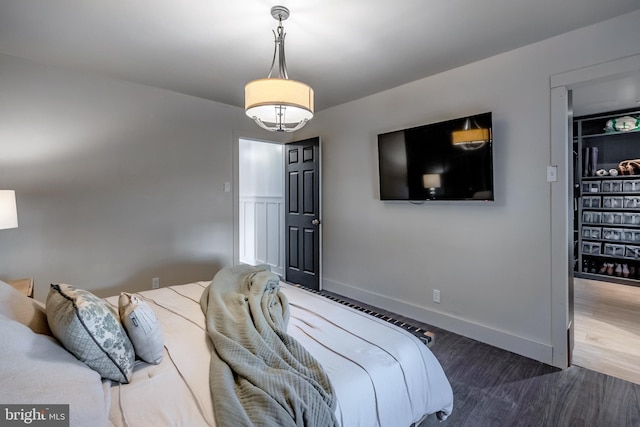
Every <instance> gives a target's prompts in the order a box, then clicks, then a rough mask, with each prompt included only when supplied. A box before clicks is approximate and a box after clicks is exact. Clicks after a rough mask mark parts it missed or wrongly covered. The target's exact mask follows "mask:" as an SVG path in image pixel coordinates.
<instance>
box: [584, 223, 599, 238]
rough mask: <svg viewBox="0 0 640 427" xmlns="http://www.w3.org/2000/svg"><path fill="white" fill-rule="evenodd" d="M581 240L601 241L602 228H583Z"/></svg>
mask: <svg viewBox="0 0 640 427" xmlns="http://www.w3.org/2000/svg"><path fill="white" fill-rule="evenodd" d="M582 238H583V239H602V228H601V227H587V226H583V227H582Z"/></svg>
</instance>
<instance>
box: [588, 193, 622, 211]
mask: <svg viewBox="0 0 640 427" xmlns="http://www.w3.org/2000/svg"><path fill="white" fill-rule="evenodd" d="M589 197H593V196H589ZM623 201H624V198H623V197H618V196H616V197H612V196H607V197H603V198H602V207H603V208H613V209H620V208H622V207H623V205H622V204H623ZM583 207H584V206H583ZM591 207H592V208H595V206H591Z"/></svg>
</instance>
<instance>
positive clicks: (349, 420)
mask: <svg viewBox="0 0 640 427" xmlns="http://www.w3.org/2000/svg"><path fill="white" fill-rule="evenodd" d="M209 284H210V282H209V281H202V282H195V283H188V284H182V285H175V286H169V287H164V288H160V289H157V290H150V291H144V292H140V293H138V295H139V296H140V298H141V299H142V300H143V301H144V302H145V303H146V304H147V305H148V307H150V308H151V309H152V310H153V312H154V313H155V315H156V316H157V320H158V322H159V325H160V328H161V330H162V334H163V339H164V348H163V353H164V354H163V357H162V361H161V362H160V363H159V364H150V363H146V362H143V361H140V360H136V361H135V365H134V367H133V372H132V374H131V377H130V379H129V381H128V383H126V384H125V383H118V382H115V381H112V380H105V379H101V378H100V377H101V375H100V374H97V372H96V371H95V370H93V369H91V368H88V367H87V365H86V364H84V363H82V362H80V361H79V360H78V359H76V358H75V357H74V356H73V355H71V354H70V353H69V352H67V351H66V350H65V348H64V347H63V346H61V345H60V343H59V342H58V341H57V340H56V339H55V338H53V337H52V334H51V331H50V330H48V328H47V322H46V314H44V313H45V312H44V310H43V308H42V307H40V306H39V305H38V304H37V302H35V301H33V300H30V299H29V298H27V297H25V296H23V295H20V294H19V293H17V292H16V291H15V290H13V289H10V288H9V287H8V285H6V284H4V283H2V282H0V298H1V300H2V304H1V305H0V308H1V313H0V331H1V332H0V404H33V405H36V404H40V405H43V404H56V403H59V404H69V410H70V421H71V425H72V426H86V425H92V426H112V427H121V426H122V427H124V426H128V427H136V426H154V427H155V426H189V427H197V426H215V425H216V422H215V417H214V410H213V406H212V397H211V393H212V391H211V388H210V383H209V376H208V372H209V367H210V361H211V354H212V347H213V346H212V343H211V340H210V339H209V337H208V335H207V332H206V319H205V315H204V314H203V310H202V308H201V305H200V300H201V297H202V295H203V292H205V290H206V289H207V287H208V286H209ZM279 286H280V290H281V292H282V293H283V294H285V295H286V297H287V299H288V302H289V308H290V319H289V323H288V328H287V333H288V334H289V335H290V336H292V337H293V338H295V339H296V340H297V341H298V342H299V343H301V344H302V346H303V347H304V348H305V349H306V350H307V351H308V352H309V353H311V355H312V356H313V357H314V358H315V359H317V361H318V362H319V363H320V365H321V366H322V367H323V368H324V370H325V371H326V374H327V375H328V377H329V379H330V381H331V384H332V386H333V389H334V391H335V397H336V400H337V404H336V405H335V418H336V419H337V420H338V423H339V424H340V425H342V426H410V425H414V424H417V423H419V422H420V421H421V420H422V419H424V418H425V417H426V416H429V415H430V414H434V415H431V416H437V417H438V418H440V419H444V418H446V417H447V416H448V415H449V414H450V412H451V410H452V408H453V394H452V391H451V387H450V385H449V382H448V380H447V378H446V376H445V374H444V372H443V370H442V368H441V366H440V364H439V363H438V361H437V360H436V359H435V357H434V356H433V354H432V353H431V351H430V350H429V349H428V348H427V346H426V345H425V344H424V343H423V342H422V341H420V340H419V339H418V338H417V337H415V336H414V335H412V334H411V333H410V332H408V331H406V330H404V329H401V328H398V327H396V326H394V325H392V324H390V323H388V322H386V321H384V320H381V319H378V318H375V317H373V316H370V315H368V314H366V313H364V312H362V311H359V310H355V309H353V308H350V307H347V306H345V305H343V304H339V303H337V302H334V301H332V300H330V299H328V298H326V297H324V296H322V295H319V294H315V293H311V292H309V291H307V290H305V289H302V288H299V287H296V286H292V285H289V284H286V283H284V282H281V283H280V284H279ZM106 301H107V302H108V303H109V304H111V306H112V307H114V308H117V307H118V296H114V297H110V298H106ZM43 316H44V318H45V321H44V323H43ZM16 343H18V344H16ZM45 354H46V355H47V356H46V357H45V356H44V355H45ZM16 373H20V375H19V377H17V376H16ZM214 393H215V391H214Z"/></svg>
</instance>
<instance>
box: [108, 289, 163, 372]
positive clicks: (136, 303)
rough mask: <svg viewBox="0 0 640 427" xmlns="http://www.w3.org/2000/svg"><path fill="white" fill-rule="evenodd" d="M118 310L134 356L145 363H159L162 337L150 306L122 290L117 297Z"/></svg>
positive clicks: (161, 351)
mask: <svg viewBox="0 0 640 427" xmlns="http://www.w3.org/2000/svg"><path fill="white" fill-rule="evenodd" d="M118 312H119V313H120V321H121V322H122V325H123V326H124V329H125V330H126V331H127V335H129V339H130V340H131V343H132V344H133V349H134V350H135V353H136V356H138V357H139V358H140V359H142V360H144V361H145V362H147V363H152V364H154V365H157V364H158V363H160V362H161V361H162V356H163V354H164V337H163V336H162V329H160V323H159V322H158V318H157V317H156V314H155V313H154V312H153V310H152V309H151V307H149V305H148V304H147V303H146V302H144V301H143V300H142V298H141V297H140V296H139V295H135V294H133V295H131V294H128V293H126V292H122V293H121V294H120V298H119V299H118Z"/></svg>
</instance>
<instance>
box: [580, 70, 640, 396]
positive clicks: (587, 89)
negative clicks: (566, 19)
mask: <svg viewBox="0 0 640 427" xmlns="http://www.w3.org/2000/svg"><path fill="white" fill-rule="evenodd" d="M570 99H572V110H573V117H574V119H575V118H579V117H592V116H600V115H606V114H607V113H609V112H617V111H625V110H628V111H634V110H637V111H640V72H637V73H630V74H627V75H624V76H622V77H619V78H615V79H606V80H604V81H597V82H592V83H590V84H588V85H584V86H578V87H576V88H573V89H572V91H571V97H570ZM621 116H622V114H621ZM576 129H577V128H576V126H574V132H576ZM602 132H603V133H604V128H603V129H602ZM577 136H578V135H576V134H574V135H573V139H574V141H572V142H571V143H572V144H575V142H576V138H577ZM595 138H599V137H595ZM638 141H640V139H638ZM632 142H634V144H631V145H635V140H634V141H632ZM604 148H605V149H609V150H610V151H611V150H612V149H613V147H612V146H611V147H610V146H608V145H605V146H604ZM573 151H574V155H575V157H574V158H576V159H580V158H582V157H583V156H577V154H578V153H576V152H575V145H574V150H573ZM633 152H634V151H633V147H631V151H628V152H627V153H625V155H631V154H632V153H633ZM635 154H637V156H636V158H640V143H638V144H637V150H636V151H635ZM600 160H601V161H600V162H599V163H601V164H600V165H598V166H597V168H598V169H602V170H605V169H606V170H607V172H608V169H610V166H611V165H609V164H606V161H605V160H603V159H600ZM620 160H625V159H620ZM571 167H572V169H574V171H576V172H577V173H575V174H574V181H575V184H576V185H577V186H576V193H575V194H576V198H575V200H576V203H575V205H574V213H575V215H574V230H575V235H574V241H575V242H576V245H575V247H574V250H575V259H576V263H575V264H574V272H575V275H574V279H573V301H572V302H570V303H571V304H572V306H573V307H572V308H573V313H574V317H573V325H574V348H573V355H572V356H573V357H572V361H573V364H575V365H577V366H581V367H584V368H587V369H591V370H594V371H597V372H601V373H604V374H607V375H611V376H614V377H617V378H621V379H624V380H627V381H631V382H634V383H636V384H640V363H638V362H639V361H640V317H639V316H638V313H640V280H637V283H634V282H636V281H635V280H627V281H626V282H627V283H625V280H621V279H620V278H621V277H633V278H634V279H635V278H636V277H638V278H640V276H638V275H636V274H635V273H634V275H633V276H631V275H630V274H629V270H628V268H627V262H626V261H627V260H626V258H622V259H615V258H614V257H613V255H614V252H611V251H613V250H614V249H619V248H624V247H625V245H627V244H632V245H633V243H630V242H627V240H628V239H627V238H626V237H624V235H623V234H620V236H619V237H620V239H619V240H620V241H610V240H611V239H615V238H616V236H617V234H616V233H617V232H618V231H620V233H623V232H624V231H625V230H627V228H628V229H632V228H634V227H633V226H631V225H630V226H629V227H626V228H625V226H624V222H623V224H622V225H620V226H617V225H610V226H608V225H609V222H605V223H602V224H600V223H598V224H593V227H586V228H587V229H593V230H594V231H597V230H598V229H599V230H600V231H602V230H607V232H608V233H609V234H608V235H607V236H605V235H600V236H595V235H594V236H593V237H594V238H596V237H597V239H595V240H589V239H588V238H589V237H591V236H588V235H587V240H584V239H582V238H581V237H583V236H584V234H585V233H587V234H588V231H589V230H584V228H585V224H582V222H583V220H584V218H583V217H581V215H583V214H584V212H585V209H584V206H585V204H584V203H585V202H586V201H585V200H583V198H584V197H591V198H592V199H593V200H594V201H595V200H597V198H600V199H599V201H600V203H601V205H600V207H598V208H595V205H594V209H593V210H592V212H596V213H607V214H612V213H615V212H618V211H617V210H616V206H613V207H612V205H611V203H612V202H611V201H615V200H616V199H615V197H617V196H620V199H621V200H624V194H625V193H624V190H623V189H622V188H621V189H620V190H621V191H620V194H617V193H616V194H613V193H612V194H609V184H611V182H612V181H616V178H615V177H611V176H609V175H606V176H605V175H604V172H601V173H602V174H603V178H601V179H598V177H597V176H596V177H595V178H589V179H588V180H587V181H586V184H589V185H593V186H596V185H597V184H599V183H602V182H605V183H606V184H607V188H605V189H600V190H601V191H599V192H595V191H594V192H587V193H585V191H584V189H583V188H581V187H582V186H584V185H582V186H580V182H581V181H582V182H583V183H585V181H584V180H581V176H580V175H584V174H585V173H586V172H585V171H584V170H583V169H584V167H583V165H582V164H580V160H577V161H574V162H573V164H572V165H571ZM593 174H595V170H594V171H593V173H592V175H593ZM627 179H629V177H627ZM638 179H640V176H638ZM603 191H604V192H603ZM596 193H598V194H596ZM605 198H607V200H605ZM607 202H609V204H608V205H607V204H606V203H607ZM579 207H582V209H579ZM607 207H609V208H611V209H608V210H607V209H606V208H607ZM621 208H622V206H621ZM620 214H621V215H622V211H620ZM577 223H580V226H578V227H576V226H575V225H576V224H577ZM587 225H588V226H590V224H587ZM612 233H613V234H612ZM607 239H609V240H607ZM583 240H584V241H583ZM583 244H587V245H592V246H594V247H596V249H599V250H598V251H597V252H598V253H601V254H602V257H598V256H593V257H589V256H584V248H583V247H582V246H581V245H583ZM605 245H607V247H606V248H605ZM579 254H580V255H582V257H579V256H578V255H579ZM609 255H611V256H609ZM581 259H582V261H580V260H581ZM608 261H612V262H608ZM613 261H615V262H616V263H617V264H616V263H614V262H613ZM609 264H611V266H612V267H610V268H607V266H608V265H609ZM628 264H629V265H632V264H633V261H632V260H630V262H629V263H628ZM618 266H619V267H618ZM633 270H634V271H635V268H633ZM607 275H608V276H611V278H608V276H607Z"/></svg>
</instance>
